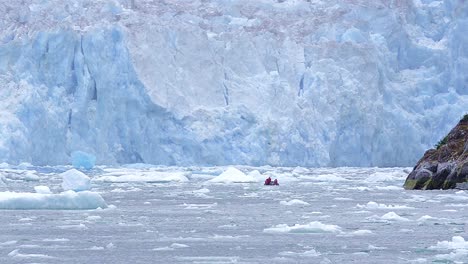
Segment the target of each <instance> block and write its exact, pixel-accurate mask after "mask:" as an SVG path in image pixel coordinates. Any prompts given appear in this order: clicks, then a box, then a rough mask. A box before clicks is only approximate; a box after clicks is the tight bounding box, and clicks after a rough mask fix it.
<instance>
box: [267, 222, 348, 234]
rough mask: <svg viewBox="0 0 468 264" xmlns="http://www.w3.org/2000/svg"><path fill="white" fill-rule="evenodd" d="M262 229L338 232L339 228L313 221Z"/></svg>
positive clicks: (273, 230) (290, 231)
mask: <svg viewBox="0 0 468 264" xmlns="http://www.w3.org/2000/svg"><path fill="white" fill-rule="evenodd" d="M263 231H264V232H267V233H340V232H341V228H340V227H339V226H337V225H327V224H322V223H321V222H318V221H314V222H310V223H308V224H304V225H301V224H295V225H293V226H288V225H287V224H280V225H276V226H274V227H270V228H265V229H263Z"/></svg>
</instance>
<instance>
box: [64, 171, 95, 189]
mask: <svg viewBox="0 0 468 264" xmlns="http://www.w3.org/2000/svg"><path fill="white" fill-rule="evenodd" d="M60 176H61V177H62V188H63V190H65V191H68V190H72V191H76V192H78V191H84V190H89V189H90V188H91V180H90V178H89V177H88V176H86V174H84V173H82V172H81V171H79V170H76V169H71V170H68V171H66V172H64V173H62V174H60Z"/></svg>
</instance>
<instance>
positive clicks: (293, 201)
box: [280, 199, 309, 205]
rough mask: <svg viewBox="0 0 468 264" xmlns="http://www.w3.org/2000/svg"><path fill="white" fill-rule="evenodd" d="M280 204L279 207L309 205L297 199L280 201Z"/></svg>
mask: <svg viewBox="0 0 468 264" xmlns="http://www.w3.org/2000/svg"><path fill="white" fill-rule="evenodd" d="M280 204H281V205H308V204H309V203H308V202H304V201H302V200H299V199H293V200H291V201H281V202H280Z"/></svg>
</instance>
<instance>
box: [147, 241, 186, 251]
mask: <svg viewBox="0 0 468 264" xmlns="http://www.w3.org/2000/svg"><path fill="white" fill-rule="evenodd" d="M188 247H189V246H187V245H185V244H180V243H172V244H171V245H170V246H169V247H159V248H155V249H153V250H155V251H171V250H175V249H179V248H188Z"/></svg>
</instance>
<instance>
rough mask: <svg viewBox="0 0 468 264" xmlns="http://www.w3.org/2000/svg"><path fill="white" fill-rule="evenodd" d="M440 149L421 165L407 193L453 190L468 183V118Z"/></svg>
mask: <svg viewBox="0 0 468 264" xmlns="http://www.w3.org/2000/svg"><path fill="white" fill-rule="evenodd" d="M436 147H437V148H436V149H430V150H428V151H426V153H424V156H423V157H422V158H421V159H420V160H419V161H418V163H417V164H416V166H415V167H414V169H413V171H412V172H411V173H410V174H409V175H408V177H407V178H406V181H405V185H404V187H405V189H423V190H431V189H452V188H455V187H456V186H457V184H459V185H460V186H461V184H462V183H465V182H468V114H466V115H465V116H464V117H463V118H462V119H461V120H460V122H459V123H458V124H457V126H455V127H454V128H453V129H452V130H451V131H450V133H448V135H447V136H445V138H444V139H442V140H441V141H440V142H439V143H438V144H437V146H436ZM465 185H466V184H465Z"/></svg>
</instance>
